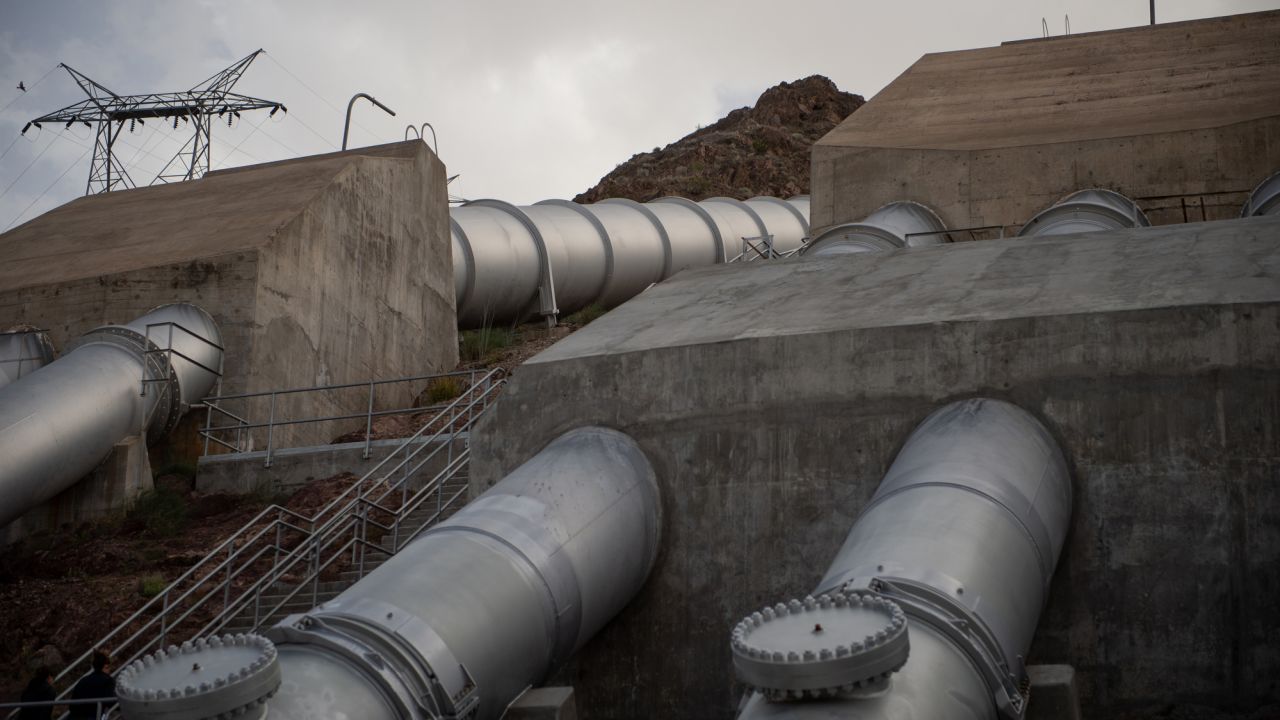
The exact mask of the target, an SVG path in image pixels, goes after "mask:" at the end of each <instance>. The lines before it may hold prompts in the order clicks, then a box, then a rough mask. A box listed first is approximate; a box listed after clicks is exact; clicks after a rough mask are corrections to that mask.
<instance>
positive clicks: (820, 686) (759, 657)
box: [730, 590, 910, 701]
mask: <svg viewBox="0 0 1280 720" xmlns="http://www.w3.org/2000/svg"><path fill="white" fill-rule="evenodd" d="M730 644H731V647H732V652H733V666H734V670H735V671H736V672H737V675H738V678H739V679H740V680H742V682H744V683H746V684H747V685H750V686H751V687H753V688H755V689H756V690H758V691H759V692H760V693H761V694H763V695H764V696H765V697H766V698H768V699H770V700H774V701H781V700H802V699H806V698H826V697H837V696H840V695H844V694H848V693H852V692H857V691H859V690H863V689H870V688H875V687H878V686H880V685H883V684H884V683H885V682H886V681H887V680H888V678H889V676H890V675H891V674H893V673H895V672H897V671H898V670H900V669H901V668H902V666H903V665H905V664H906V662H907V656H908V654H909V653H910V642H909V640H908V635H907V617H906V614H905V613H903V612H902V608H900V607H898V605H897V603H895V602H893V601H892V600H889V599H888V598H886V597H883V596H881V595H879V594H877V593H874V592H871V591H867V590H848V591H843V592H833V593H829V594H824V595H820V596H818V597H816V598H815V597H813V596H808V597H805V598H803V599H798V600H792V601H791V602H789V603H785V604H783V603H779V604H777V605H774V606H772V607H767V608H764V609H762V610H760V611H759V612H754V613H752V614H751V615H748V616H747V617H746V618H743V619H742V621H741V622H739V623H738V624H737V625H736V626H734V628H733V635H732V639H731V640H730Z"/></svg>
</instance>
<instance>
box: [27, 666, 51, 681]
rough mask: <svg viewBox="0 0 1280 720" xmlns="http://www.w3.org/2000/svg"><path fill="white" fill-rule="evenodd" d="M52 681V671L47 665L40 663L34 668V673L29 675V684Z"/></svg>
mask: <svg viewBox="0 0 1280 720" xmlns="http://www.w3.org/2000/svg"><path fill="white" fill-rule="evenodd" d="M52 682H53V671H52V670H50V669H49V668H48V667H47V666H45V665H41V666H40V667H38V668H36V671H35V673H34V674H32V675H31V685H44V684H45V683H52Z"/></svg>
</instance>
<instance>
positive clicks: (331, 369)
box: [0, 141, 457, 444]
mask: <svg viewBox="0 0 1280 720" xmlns="http://www.w3.org/2000/svg"><path fill="white" fill-rule="evenodd" d="M0 244H3V245H4V247H5V252H6V260H5V262H4V263H3V265H2V266H0V326H7V325H10V324H14V323H18V322H27V323H30V324H33V325H37V326H39V327H43V328H48V330H49V331H50V335H51V336H52V338H53V340H54V342H55V344H56V345H57V346H58V347H63V346H65V345H66V343H67V341H68V340H70V339H72V338H74V337H76V336H78V335H79V334H81V333H83V332H85V331H87V330H89V329H92V328H93V327H95V326H98V325H101V324H105V323H108V322H128V321H130V320H132V319H133V318H135V317H137V316H138V315H141V314H142V313H144V312H146V311H147V310H149V309H150V308H152V307H154V306H156V305H159V304H162V303H168V302H175V301H186V302H192V303H196V304H197V305H200V306H201V307H203V308H204V309H205V310H207V311H209V312H210V313H211V314H212V315H213V317H214V319H215V320H217V322H218V324H219V326H220V328H221V330H222V335H223V340H224V344H225V346H226V351H227V352H226V366H225V376H224V381H223V384H222V392H224V393H234V392H246V391H258V390H270V389H277V388H284V387H298V386H307V385H311V384H327V383H338V382H354V381H362V380H367V379H370V378H386V377H397V376H404V375H414V374H423V373H428V372H433V371H438V370H446V369H450V368H452V367H453V365H454V364H456V362H457V342H456V330H455V320H454V300H453V297H454V294H453V278H452V270H451V264H450V262H449V260H448V258H449V253H450V252H451V243H450V239H449V229H448V205H447V196H446V193H445V173H444V166H443V164H441V163H440V161H439V159H438V158H436V157H435V156H434V155H433V154H432V153H431V151H430V150H429V149H428V148H427V146H426V145H425V144H423V143H421V142H417V141H414V142H408V143H396V144H393V145H386V146H380V147H375V148H360V149H358V150H351V151H347V152H345V153H334V154H330V155H320V156H315V157H310V158H301V159H297V160H290V161H284V162H279V163H270V164H266V165H261V166H251V167H246V168H236V169H235V170H231V171H221V172H214V173H210V174H209V175H207V176H205V177H204V178H202V179H200V180H197V181H193V182H186V183H177V184H172V185H162V186H156V187H148V188H140V189H136V190H127V191H121V192H113V193H109V194H106V195H95V196H90V197H84V198H80V199H77V200H74V201H72V202H70V203H67V204H66V205H64V206H62V207H60V208H57V209H55V210H52V211H50V212H48V213H46V214H44V215H42V216H40V217H38V218H36V219H34V220H32V221H30V222H28V223H25V224H23V225H21V226H19V227H17V228H15V229H13V230H11V231H10V232H8V233H5V234H4V235H3V236H0ZM405 400H407V398H403V397H401V398H393V397H386V398H383V402H385V403H388V404H394V403H396V402H403V401H405ZM259 410H260V412H258V413H256V414H255V417H261V418H262V420H263V421H265V419H266V415H267V413H266V408H265V406H264V407H262V408H259ZM278 410H279V411H280V412H281V413H286V414H290V415H291V416H294V417H299V416H308V415H310V416H314V415H322V414H328V413H329V411H330V410H331V408H330V407H329V406H328V405H327V404H325V402H324V401H323V399H320V396H315V395H312V396H308V397H307V398H301V397H291V398H288V399H286V401H285V402H284V403H282V404H281V406H280V407H279V408H278ZM296 434H298V435H299V437H297V438H295V441H297V442H304V443H307V444H314V443H320V442H327V441H328V440H330V439H331V438H330V437H319V436H317V437H308V436H307V434H306V432H305V431H301V432H299V433H296Z"/></svg>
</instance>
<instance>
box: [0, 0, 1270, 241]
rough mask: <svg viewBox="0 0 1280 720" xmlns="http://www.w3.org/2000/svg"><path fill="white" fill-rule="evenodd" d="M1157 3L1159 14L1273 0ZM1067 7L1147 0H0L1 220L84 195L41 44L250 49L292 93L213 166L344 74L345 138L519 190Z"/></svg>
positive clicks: (104, 49) (191, 61)
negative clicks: (784, 95) (427, 158)
mask: <svg viewBox="0 0 1280 720" xmlns="http://www.w3.org/2000/svg"><path fill="white" fill-rule="evenodd" d="M1157 4H1158V13H1159V18H1160V19H1161V20H1163V21H1171V20H1177V19H1187V18H1192V17H1206V16H1212V15H1221V14H1228V13H1236V12H1248V11H1253V10H1262V9H1274V8H1277V7H1280V0H1270V1H1262V0H1217V1H1206V0H1159V2H1158V3H1157ZM1068 13H1069V14H1070V16H1071V25H1072V30H1073V31H1074V32H1087V31H1091V30H1102V29H1110V28H1117V27H1127V26H1133V25H1140V24H1143V23H1145V22H1146V20H1147V3H1145V2H1140V1H1137V0H1134V1H1131V2H1127V3H1123V4H1120V3H1115V2H1114V1H1106V0H1074V1H1068V0H1037V1H1034V2H1029V1H1027V0H1021V1H1018V0H986V1H985V2H966V3H958V2H950V1H946V2H944V1H942V0H933V1H931V2H909V1H908V2H899V3H880V2H876V3H871V2H861V1H858V2H853V1H848V0H846V1H845V2H817V1H814V0H794V1H793V2H788V3H778V2H776V0H772V1H770V2H763V1H758V0H743V1H741V2H734V3H691V2H669V1H665V0H659V1H655V2H649V3H644V4H641V3H620V2H609V1H597V2H538V3H535V2H524V3H517V2H453V3H442V2H434V1H432V2H423V1H418V2H408V1H405V2H368V3H364V4H362V5H360V6H356V5H352V4H350V3H338V2H330V1H327V0H325V1H316V2H296V3H282V2H277V3H264V2H257V1H253V0H219V1H216V2H214V1H208V0H200V1H198V2H181V3H176V2H171V3H146V2H142V1H141V0H123V1H117V2H111V3H103V2H40V3H19V2H6V3H4V4H3V5H0V107H4V106H5V105H6V104H9V103H10V102H12V105H11V106H10V107H8V108H7V109H5V110H3V111H2V112H0V152H4V150H5V148H6V147H8V146H9V144H10V142H14V145H13V147H12V149H11V150H10V151H9V152H8V154H7V155H5V156H4V157H3V158H0V191H3V190H4V188H6V187H8V186H9V185H10V184H11V183H13V188H12V190H10V191H9V192H8V193H7V194H5V195H4V196H3V197H2V198H0V229H2V228H4V227H5V226H7V225H8V224H9V222H10V221H11V220H13V219H14V218H15V216H18V215H19V214H20V213H22V220H24V221H25V220H29V219H30V218H32V217H34V216H35V215H36V214H38V213H39V212H43V211H44V210H47V209H49V208H51V207H54V206H56V205H58V204H60V203H63V202H66V201H68V200H71V199H73V198H75V197H76V196H78V195H79V194H81V193H83V192H84V184H85V179H86V177H87V172H88V158H87V157H85V155H86V153H87V148H88V147H90V146H91V145H92V142H93V136H92V134H91V133H90V132H89V130H88V129H86V128H83V127H80V128H73V129H70V130H63V129H61V128H54V127H48V126H46V127H45V128H44V129H43V130H42V131H40V132H31V133H28V134H29V135H30V137H29V138H20V139H17V140H16V141H14V138H15V137H16V136H17V133H18V130H19V129H20V128H21V127H22V124H23V123H25V122H26V121H27V120H29V119H30V118H32V117H35V116H37V115H39V114H42V113H45V112H48V111H51V110H55V109H57V108H59V107H62V106H63V105H66V104H70V103H72V102H75V101H77V100H79V99H80V97H81V95H80V92H79V90H78V89H77V88H76V86H75V85H74V83H72V81H71V80H70V78H69V77H67V75H66V74H65V73H64V72H62V71H61V70H58V71H55V72H52V73H50V74H49V75H48V77H47V78H45V80H44V81H43V82H41V83H40V84H39V85H38V86H37V87H34V88H32V90H31V92H29V93H27V94H26V95H21V94H20V93H18V92H17V91H16V90H15V89H14V86H15V85H16V84H17V82H18V81H19V80H23V81H25V82H26V83H27V84H28V85H32V84H33V83H34V82H36V80H38V79H39V78H40V77H41V76H42V75H44V74H45V73H46V71H48V70H50V68H52V67H53V66H54V65H55V64H56V63H58V62H65V63H67V64H69V65H72V66H73V67H76V68H77V69H79V70H81V71H83V72H85V73H86V74H88V75H89V76H91V77H93V78H95V79H97V80H99V81H100V82H102V83H103V84H105V85H106V86H107V87H110V88H112V89H113V90H115V91H116V92H120V93H137V92H146V91H153V90H163V91H168V90H179V89H185V88H187V87H190V86H192V85H194V84H195V83H197V82H199V81H200V80H203V79H204V78H205V77H207V76H209V75H211V74H212V73H214V72H215V71H217V70H219V69H221V68H222V67H224V66H225V65H227V64H229V63H231V62H233V61H234V60H236V59H238V58H240V57H242V56H244V55H246V54H248V53H249V52H251V51H252V50H254V49H257V48H259V47H262V48H265V49H266V50H267V53H268V54H267V56H265V57H263V58H260V59H259V60H258V61H257V62H255V63H254V65H253V66H252V67H251V68H250V69H249V71H248V72H247V73H246V74H245V76H244V79H243V80H242V81H241V83H240V85H239V86H238V87H237V90H239V91H241V92H244V93H246V94H250V95H258V96H262V97H267V98H272V99H277V100H280V101H282V102H284V103H285V104H286V105H287V106H288V107H289V110H290V112H289V114H288V115H287V116H277V117H276V118H272V119H268V118H267V116H266V113H249V114H246V115H245V116H244V117H243V118H242V119H240V120H238V121H236V122H235V123H234V126H233V127H230V128H228V127H227V126H226V124H225V123H223V124H221V125H215V128H214V138H215V145H214V154H213V165H214V166H215V167H229V166H235V165H243V164H248V163H253V162H263V161H268V160H275V159H280V158H284V157H292V156H294V155H296V154H299V153H302V154H309V153H314V152H323V151H328V150H332V149H334V148H336V146H337V144H338V143H339V142H340V139H341V133H342V112H341V111H342V109H343V108H344V107H345V104H346V100H347V98H349V97H350V96H351V95H352V94H353V93H355V92H360V91H364V92H369V93H371V94H373V95H375V96H376V97H378V98H379V99H380V100H382V101H383V102H385V103H386V104H388V105H390V106H391V107H392V108H394V109H395V110H396V111H397V113H398V114H397V117H395V118H391V117H388V116H386V115H384V114H382V113H381V112H380V111H377V110H375V109H374V108H372V107H370V106H368V105H367V104H366V105H360V106H358V107H357V109H356V113H355V118H356V122H357V125H356V126H355V127H353V129H352V145H353V146H358V145H366V144H374V143H379V142H388V141H392V140H398V139H401V138H402V137H403V135H404V127H405V125H406V124H408V123H414V124H418V123H421V122H423V121H430V122H431V123H432V124H433V125H434V126H435V128H436V130H437V132H438V133H439V138H440V150H441V155H442V157H443V159H444V161H445V162H446V164H447V165H448V166H449V172H450V173H462V177H461V178H460V179H459V180H458V181H457V182H455V183H454V185H453V186H452V187H451V189H452V191H453V192H454V193H455V194H458V195H462V196H465V197H473V198H474V197H500V198H503V199H507V200H511V201H515V202H532V201H535V200H539V199H542V198H547V197H568V196H572V195H574V194H576V193H578V192H581V191H582V190H585V189H586V188H587V187H589V186H591V185H593V184H594V183H595V182H596V181H597V180H598V179H599V178H600V176H602V175H603V174H604V173H606V172H608V171H609V170H610V169H612V168H613V166H614V165H616V164H617V163H619V162H622V161H623V160H625V159H627V158H628V157H630V156H631V155H632V154H633V153H636V152H641V151H644V150H648V149H651V148H653V147H655V146H660V145H665V144H667V143H668V142H671V141H673V140H675V139H677V138H679V137H681V136H682V135H684V134H686V133H688V132H690V131H691V130H693V129H694V128H695V127H697V126H698V125H705V124H709V123H711V122H714V121H715V120H716V119H717V118H719V117H721V116H722V115H724V114H725V113H726V112H728V111H729V110H730V109H732V108H734V107H739V106H741V105H745V104H749V103H751V102H753V101H754V99H755V97H756V96H757V95H758V94H759V93H760V92H761V91H762V90H764V89H765V88H767V87H769V86H770V85H773V84H775V83H777V82H780V81H783V80H794V79H796V78H799V77H803V76H805V75H809V74H813V73H821V74H824V75H827V76H829V77H831V78H832V79H833V80H835V82H836V83H837V84H838V85H839V86H840V87H841V88H842V89H844V90H847V91H850V92H856V93H861V94H863V95H865V96H867V97H871V96H872V95H874V93H875V92H877V91H878V90H879V89H880V88H882V87H883V86H884V85H886V84H887V83H888V82H890V81H891V80H892V79H893V78H894V77H895V76H896V75H897V74H899V73H900V72H902V71H903V70H904V69H906V67H907V66H909V65H910V64H911V63H912V62H914V61H915V60H916V58H918V57H919V56H920V55H921V54H924V53H926V52H936V51H943V50H952V49H960V48H968V47H980V46H985V45H994V44H998V43H999V42H1001V41H1003V40H1010V39H1019V38H1027V37H1038V36H1039V35H1040V21H1041V18H1042V17H1043V18H1046V19H1047V21H1048V23H1049V25H1050V27H1051V31H1052V32H1054V33H1055V34H1059V33H1061V32H1062V30H1063V16H1064V15H1066V14H1068ZM313 90H314V92H313ZM180 128H181V126H180ZM184 140H185V133H183V132H181V130H179V131H177V132H175V131H173V130H172V128H170V127H168V126H165V125H162V124H159V123H148V124H147V126H146V127H145V128H138V129H137V131H136V132H135V133H133V134H132V135H127V136H125V138H124V140H123V142H124V143H125V147H124V148H123V153H122V155H123V157H124V158H125V159H126V160H129V159H130V158H132V159H133V164H132V165H131V167H132V168H134V170H133V172H134V179H135V180H137V181H138V182H139V183H145V182H148V181H149V179H150V177H151V176H152V175H154V173H155V172H156V171H157V170H158V169H159V167H160V165H161V164H162V163H163V161H164V160H165V159H167V158H168V157H169V156H171V155H172V154H173V153H174V152H175V151H176V150H177V149H178V148H179V147H180V146H181V143H182V142H183V141H184ZM233 149H234V151H233ZM41 152H43V155H40V153H41ZM37 155H40V157H39V159H38V160H37V159H36V156H37ZM82 158H83V159H82ZM28 167H30V169H29V170H27V172H26V174H25V175H23V176H22V177H21V179H20V180H17V181H16V182H15V180H16V179H17V178H18V176H19V174H20V173H22V172H23V171H24V169H26V168H28ZM63 173H65V174H63ZM60 176H61V177H60ZM59 178H60V179H59ZM46 190H47V192H46ZM28 206H29V209H28Z"/></svg>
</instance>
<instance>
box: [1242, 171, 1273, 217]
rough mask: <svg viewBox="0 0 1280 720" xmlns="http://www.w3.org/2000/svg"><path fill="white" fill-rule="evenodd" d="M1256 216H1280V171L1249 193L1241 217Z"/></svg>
mask: <svg viewBox="0 0 1280 720" xmlns="http://www.w3.org/2000/svg"><path fill="white" fill-rule="evenodd" d="M1254 215H1280V171H1278V172H1276V173H1274V174H1272V175H1271V177H1269V178H1267V179H1266V180H1263V181H1262V182H1260V183H1258V187H1256V188H1254V189H1253V192H1251V193H1249V199H1248V200H1247V201H1246V202H1245V204H1244V209H1243V210H1242V211H1241V212H1240V217H1253V216H1254Z"/></svg>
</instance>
